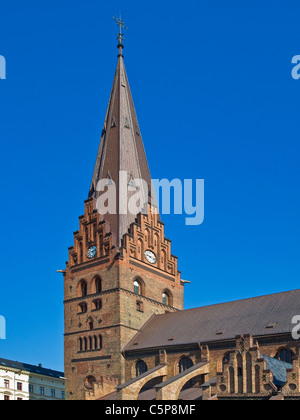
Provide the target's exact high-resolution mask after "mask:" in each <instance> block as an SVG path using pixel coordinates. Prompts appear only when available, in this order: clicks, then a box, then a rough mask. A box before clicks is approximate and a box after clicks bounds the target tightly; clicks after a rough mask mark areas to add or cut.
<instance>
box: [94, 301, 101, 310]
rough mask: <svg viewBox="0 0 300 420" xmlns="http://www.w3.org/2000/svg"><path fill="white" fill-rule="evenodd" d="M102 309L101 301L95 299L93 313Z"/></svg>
mask: <svg viewBox="0 0 300 420" xmlns="http://www.w3.org/2000/svg"><path fill="white" fill-rule="evenodd" d="M101 309H102V300H101V299H97V300H94V301H93V311H100V310H101Z"/></svg>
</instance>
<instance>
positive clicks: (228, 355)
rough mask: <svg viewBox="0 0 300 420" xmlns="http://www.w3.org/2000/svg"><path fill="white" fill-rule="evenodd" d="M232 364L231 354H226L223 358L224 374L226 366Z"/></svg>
mask: <svg viewBox="0 0 300 420" xmlns="http://www.w3.org/2000/svg"><path fill="white" fill-rule="evenodd" d="M229 362H230V353H226V354H224V356H223V359H222V372H224V369H225V365H227V364H228V363H229Z"/></svg>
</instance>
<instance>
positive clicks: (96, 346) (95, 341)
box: [94, 336, 98, 350]
mask: <svg viewBox="0 0 300 420" xmlns="http://www.w3.org/2000/svg"><path fill="white" fill-rule="evenodd" d="M97 348H98V338H97V337H96V336H94V349H95V350H97Z"/></svg>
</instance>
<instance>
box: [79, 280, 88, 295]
mask: <svg viewBox="0 0 300 420" xmlns="http://www.w3.org/2000/svg"><path fill="white" fill-rule="evenodd" d="M85 296H87V283H86V281H85V280H81V282H80V283H79V285H78V297H85Z"/></svg>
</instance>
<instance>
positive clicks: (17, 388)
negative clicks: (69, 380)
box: [0, 359, 66, 401]
mask: <svg viewBox="0 0 300 420" xmlns="http://www.w3.org/2000/svg"><path fill="white" fill-rule="evenodd" d="M65 382H66V379H65V378H64V374H63V372H58V371H54V370H50V369H45V368H43V367H42V366H41V365H39V366H34V365H28V364H25V363H20V362H13V361H11V360H6V359H0V401H3V400H4V401H10V400H12V401H23V400H25V401H26V400H57V401H58V400H64V399H65Z"/></svg>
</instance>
